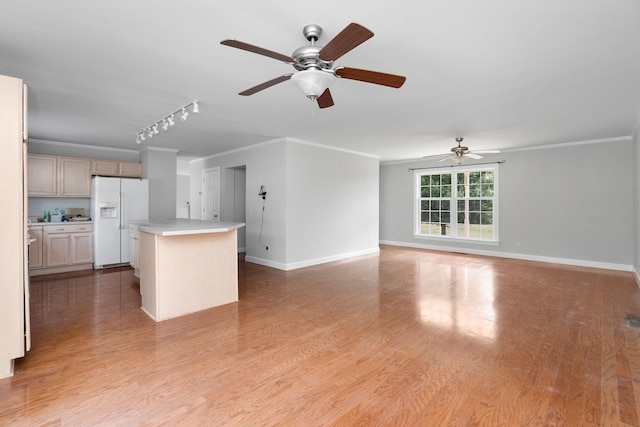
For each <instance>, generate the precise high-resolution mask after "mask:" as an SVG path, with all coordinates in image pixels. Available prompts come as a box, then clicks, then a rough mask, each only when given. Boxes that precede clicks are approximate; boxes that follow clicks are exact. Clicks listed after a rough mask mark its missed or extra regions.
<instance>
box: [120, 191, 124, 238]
mask: <svg viewBox="0 0 640 427" xmlns="http://www.w3.org/2000/svg"><path fill="white" fill-rule="evenodd" d="M124 201H125V197H124V191H123V192H122V193H120V230H124V212H125V210H124Z"/></svg>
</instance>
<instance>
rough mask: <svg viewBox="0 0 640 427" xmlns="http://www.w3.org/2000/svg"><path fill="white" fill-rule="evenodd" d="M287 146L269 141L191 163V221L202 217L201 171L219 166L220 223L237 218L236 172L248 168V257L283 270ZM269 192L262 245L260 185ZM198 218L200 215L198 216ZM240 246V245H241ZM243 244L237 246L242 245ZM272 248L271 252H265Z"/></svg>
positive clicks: (246, 208) (246, 183) (281, 140)
mask: <svg viewBox="0 0 640 427" xmlns="http://www.w3.org/2000/svg"><path fill="white" fill-rule="evenodd" d="M285 144H286V141H285V140H284V139H277V140H273V141H268V142H266V143H262V144H258V145H254V146H252V147H250V148H248V149H241V150H237V151H234V152H229V153H226V154H222V155H218V156H212V157H208V158H205V159H198V160H193V161H191V162H190V164H191V213H192V218H202V171H203V170H204V169H207V168H213V167H220V220H221V221H233V220H234V219H235V218H236V214H235V211H234V209H235V208H234V207H235V206H236V203H235V202H234V199H235V198H236V197H237V196H236V193H235V183H234V176H235V173H234V169H236V168H238V167H245V168H246V169H245V170H246V177H245V183H244V185H245V188H246V194H245V201H246V202H245V211H246V221H245V222H246V227H245V233H246V243H245V248H246V254H247V255H246V256H247V257H248V258H249V259H250V260H251V259H255V260H256V261H260V262H261V263H264V264H268V265H272V266H275V267H280V268H282V266H284V265H285V263H286V251H285V247H286V246H285V243H286V239H285V189H286V178H285V160H286V158H285ZM261 185H264V186H265V187H266V189H267V192H268V194H267V199H266V200H265V201H264V207H265V210H264V223H263V227H262V242H263V243H264V245H261V244H260V243H259V242H258V237H259V235H260V224H261V216H262V206H263V200H262V198H260V197H258V190H259V189H260V186H261ZM196 215H197V216H196ZM240 244H241V243H240ZM240 244H239V245H238V246H240ZM266 246H268V247H269V250H267V249H266Z"/></svg>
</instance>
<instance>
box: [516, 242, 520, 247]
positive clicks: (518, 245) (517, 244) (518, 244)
mask: <svg viewBox="0 0 640 427" xmlns="http://www.w3.org/2000/svg"><path fill="white" fill-rule="evenodd" d="M519 247H520V240H518V241H516V248H519Z"/></svg>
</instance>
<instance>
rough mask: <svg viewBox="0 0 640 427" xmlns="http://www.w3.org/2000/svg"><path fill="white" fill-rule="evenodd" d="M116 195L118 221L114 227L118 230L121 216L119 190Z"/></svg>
mask: <svg viewBox="0 0 640 427" xmlns="http://www.w3.org/2000/svg"><path fill="white" fill-rule="evenodd" d="M116 194H117V197H118V209H117V212H118V223H117V224H116V229H117V230H120V221H121V220H120V217H121V216H122V206H121V205H122V196H121V195H120V192H119V191H118V192H117V193H116Z"/></svg>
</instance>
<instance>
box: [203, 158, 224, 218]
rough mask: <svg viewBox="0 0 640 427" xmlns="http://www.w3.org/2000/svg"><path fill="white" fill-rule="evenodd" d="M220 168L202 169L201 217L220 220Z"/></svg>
mask: <svg viewBox="0 0 640 427" xmlns="http://www.w3.org/2000/svg"><path fill="white" fill-rule="evenodd" d="M219 210H220V168H212V169H205V170H203V171H202V219H205V220H209V221H220V212H219Z"/></svg>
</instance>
